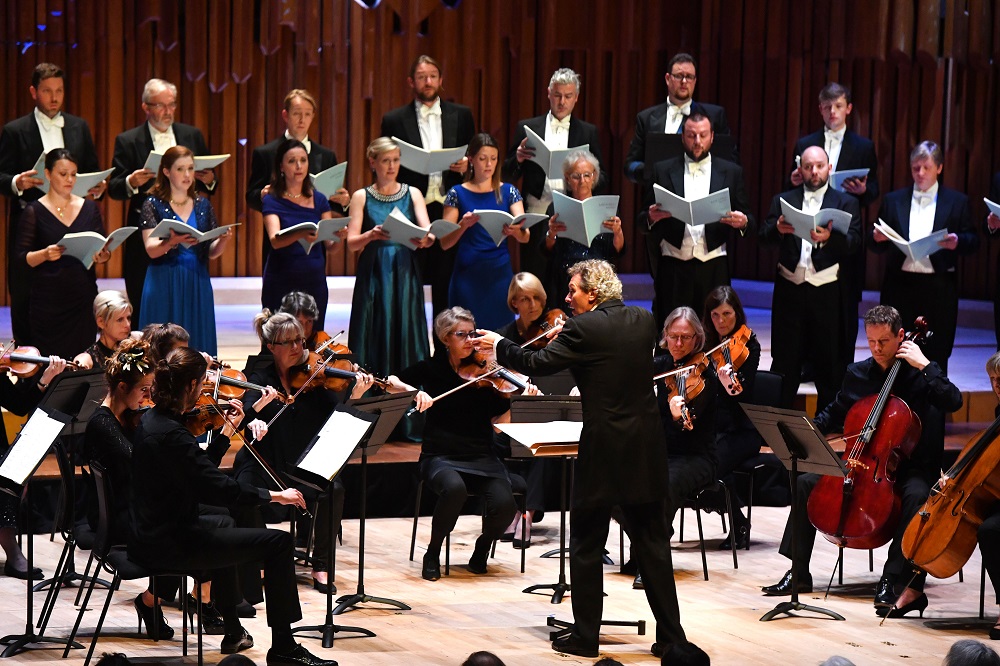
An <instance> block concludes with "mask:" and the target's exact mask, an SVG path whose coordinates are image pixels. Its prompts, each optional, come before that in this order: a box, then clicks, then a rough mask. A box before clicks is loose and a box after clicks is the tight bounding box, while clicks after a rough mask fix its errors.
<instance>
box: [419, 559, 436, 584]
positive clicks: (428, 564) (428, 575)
mask: <svg viewBox="0 0 1000 666" xmlns="http://www.w3.org/2000/svg"><path fill="white" fill-rule="evenodd" d="M420 575H421V576H422V577H423V579H424V580H437V579H439V578H440V577H441V561H440V558H437V557H434V556H433V555H431V554H430V553H427V554H425V555H424V566H423V569H421V571H420Z"/></svg>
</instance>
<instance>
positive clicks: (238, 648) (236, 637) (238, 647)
mask: <svg viewBox="0 0 1000 666" xmlns="http://www.w3.org/2000/svg"><path fill="white" fill-rule="evenodd" d="M252 647H253V636H251V635H250V634H248V633H247V630H246V629H243V630H241V631H240V633H238V634H233V635H230V634H226V635H225V636H223V637H222V654H236V653H237V652H243V650H249V649H250V648H252Z"/></svg>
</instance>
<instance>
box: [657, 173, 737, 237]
mask: <svg viewBox="0 0 1000 666" xmlns="http://www.w3.org/2000/svg"><path fill="white" fill-rule="evenodd" d="M653 193H654V195H655V196H656V203H658V204H660V208H661V209H662V210H665V211H667V212H668V213H670V215H671V217H676V218H677V219H678V220H680V221H681V222H683V223H684V224H690V225H692V226H698V225H703V224H712V223H714V222H718V221H719V220H720V219H722V218H723V217H725V216H726V215H728V214H729V211H731V210H732V204H731V203H730V200H729V188H728V187H726V188H724V189H721V190H719V191H718V192H712V193H711V194H709V195H708V196H705V197H702V198H700V199H685V198H684V197H679V196H677V195H676V194H674V193H673V192H671V191H670V190H668V189H667V188H665V187H661V186H660V185H659V184H657V183H654V184H653Z"/></svg>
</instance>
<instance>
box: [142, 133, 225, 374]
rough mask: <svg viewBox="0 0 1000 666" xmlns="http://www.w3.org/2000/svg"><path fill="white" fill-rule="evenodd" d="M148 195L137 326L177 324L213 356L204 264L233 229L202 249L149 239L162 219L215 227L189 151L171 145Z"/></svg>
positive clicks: (179, 240)
mask: <svg viewBox="0 0 1000 666" xmlns="http://www.w3.org/2000/svg"><path fill="white" fill-rule="evenodd" d="M149 194H150V196H149V198H148V199H146V201H145V203H143V204H142V222H141V223H140V225H139V228H140V229H142V240H143V242H144V243H145V245H146V254H148V255H149V258H150V259H151V261H150V265H149V270H148V271H147V272H146V281H145V282H144V283H143V286H142V305H140V306H139V311H140V314H139V326H140V327H143V326H146V325H147V324H163V323H167V322H173V323H175V324H180V325H181V326H183V327H184V328H185V329H187V331H188V332H189V333H190V334H191V346H192V347H194V348H195V349H197V350H198V351H203V352H205V353H207V354H211V355H212V356H215V355H216V353H217V351H218V349H217V343H216V338H215V299H214V297H213V295H212V281H211V279H210V278H209V276H208V260H209V259H215V258H217V257H220V256H222V253H223V252H225V251H226V246H227V245H228V244H229V238H230V237H231V235H232V230H229V231H227V232H226V233H225V234H224V235H222V236H220V237H219V238H216V239H215V240H213V241H208V242H206V243H201V244H199V243H198V241H197V240H196V239H195V237H194V236H192V235H190V234H179V233H177V232H175V231H173V230H171V231H170V236H169V237H167V238H153V229H155V228H156V226H157V225H158V224H159V223H160V222H161V221H162V220H165V219H173V220H179V221H180V222H183V223H184V224H186V225H188V226H189V227H192V228H194V229H197V230H198V231H201V232H205V231H210V230H212V229H214V228H216V227H217V226H218V222H217V221H216V219H215V211H214V210H213V209H212V204H210V203H209V202H208V199H206V198H205V197H202V196H201V195H199V194H198V193H197V192H196V191H195V178H194V153H192V152H191V150H190V149H189V148H185V147H184V146H174V147H173V148H170V149H168V150H167V152H165V153H164V154H163V158H162V159H161V160H160V171H159V173H158V174H157V175H156V184H155V185H153V188H152V189H151V190H150V191H149Z"/></svg>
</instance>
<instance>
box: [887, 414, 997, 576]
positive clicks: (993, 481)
mask: <svg viewBox="0 0 1000 666" xmlns="http://www.w3.org/2000/svg"><path fill="white" fill-rule="evenodd" d="M998 499H1000V418H997V419H996V420H995V421H993V424H992V425H991V426H990V427H989V428H987V429H986V431H985V432H983V433H980V434H978V435H976V436H975V437H973V438H972V439H971V440H969V443H968V444H966V445H965V448H963V449H962V452H961V453H960V454H959V456H958V459H957V460H956V461H955V464H954V465H952V466H951V469H949V470H948V471H947V472H945V473H944V474H943V475H942V477H941V478H940V479H939V480H938V482H937V483H935V484H934V487H933V488H931V494H930V497H928V498H927V501H926V502H925V503H924V505H923V506H922V507H921V508H920V510H919V511H918V512H917V514H916V515H915V516H913V519H912V520H910V524H909V525H908V526H907V527H906V532H904V533H903V542H902V544H901V547H902V550H903V556H904V557H905V558H906V559H907V560H909V561H910V562H911V563H912V564H913V566H915V567H917V568H918V569H920V570H921V571H925V572H927V573H929V574H930V575H932V576H934V577H935V578H948V577H950V576H954V575H955V574H956V573H957V572H958V570H959V569H961V568H962V567H963V566H964V565H965V563H966V562H968V561H969V558H970V557H972V553H973V551H975V549H976V533H977V531H978V529H979V526H980V525H981V524H982V523H983V521H984V520H985V519H986V518H988V517H989V516H991V515H992V514H993V512H994V511H995V506H996V502H997V500H998Z"/></svg>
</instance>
